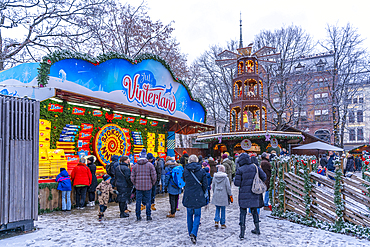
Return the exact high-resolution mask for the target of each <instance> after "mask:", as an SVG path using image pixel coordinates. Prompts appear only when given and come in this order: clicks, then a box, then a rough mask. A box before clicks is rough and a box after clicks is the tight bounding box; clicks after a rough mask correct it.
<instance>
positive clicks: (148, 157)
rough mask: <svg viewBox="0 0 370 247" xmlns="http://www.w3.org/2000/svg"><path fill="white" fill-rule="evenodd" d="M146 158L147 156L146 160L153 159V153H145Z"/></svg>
mask: <svg viewBox="0 0 370 247" xmlns="http://www.w3.org/2000/svg"><path fill="white" fill-rule="evenodd" d="M146 158H147V159H148V160H153V159H154V155H153V154H151V153H148V154H147V156H146Z"/></svg>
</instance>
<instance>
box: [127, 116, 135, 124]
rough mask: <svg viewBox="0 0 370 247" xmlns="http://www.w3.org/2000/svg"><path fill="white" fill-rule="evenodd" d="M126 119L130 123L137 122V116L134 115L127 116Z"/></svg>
mask: <svg viewBox="0 0 370 247" xmlns="http://www.w3.org/2000/svg"><path fill="white" fill-rule="evenodd" d="M126 121H127V122H128V123H133V122H135V118H134V117H127V118H126Z"/></svg>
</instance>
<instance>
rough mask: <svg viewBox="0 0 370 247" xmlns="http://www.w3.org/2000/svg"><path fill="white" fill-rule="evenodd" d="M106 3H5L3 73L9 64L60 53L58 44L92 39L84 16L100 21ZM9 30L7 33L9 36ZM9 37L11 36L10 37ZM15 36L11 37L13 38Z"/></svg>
mask: <svg viewBox="0 0 370 247" xmlns="http://www.w3.org/2000/svg"><path fill="white" fill-rule="evenodd" d="M102 2H103V0H63V1H59V0H57V1H55V0H42V1H41V0H22V1H20V0H3V1H2V2H1V3H0V70H3V69H4V68H5V67H6V66H7V63H12V62H17V61H22V60H23V61H24V59H25V57H27V58H28V59H30V60H33V61H37V60H38V58H39V53H45V51H46V52H50V51H52V50H54V49H60V44H58V43H57V42H56V41H57V40H59V39H60V38H69V39H71V40H75V41H76V42H78V40H79V38H80V37H82V36H84V37H85V38H87V37H88V30H86V29H85V27H84V25H81V24H82V23H81V22H80V20H81V17H82V16H89V17H90V18H94V17H95V18H98V16H97V15H96V11H97V10H98V9H99V6H100V4H101V3H102ZM5 30H6V31H7V32H5ZM6 34H8V35H6ZM9 34H11V35H9Z"/></svg>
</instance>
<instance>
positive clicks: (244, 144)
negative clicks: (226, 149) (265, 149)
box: [240, 139, 252, 150]
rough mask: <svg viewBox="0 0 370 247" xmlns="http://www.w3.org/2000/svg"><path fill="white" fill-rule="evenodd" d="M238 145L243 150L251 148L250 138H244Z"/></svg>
mask: <svg viewBox="0 0 370 247" xmlns="http://www.w3.org/2000/svg"><path fill="white" fill-rule="evenodd" d="M240 146H241V147H242V149H244V150H249V149H251V147H252V142H251V140H249V139H244V140H243V141H242V142H241V143H240Z"/></svg>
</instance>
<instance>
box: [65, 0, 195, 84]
mask: <svg viewBox="0 0 370 247" xmlns="http://www.w3.org/2000/svg"><path fill="white" fill-rule="evenodd" d="M147 9H148V8H147V5H146V3H145V2H144V1H143V2H142V3H141V4H140V5H139V6H132V5H130V4H128V3H126V4H121V3H119V2H118V1H113V0H112V1H109V2H107V3H105V4H104V6H103V9H102V10H101V12H100V13H99V15H100V18H89V17H88V16H85V17H84V19H83V20H81V22H82V23H85V26H86V27H87V28H88V29H89V34H91V38H90V39H88V40H87V41H86V42H84V43H81V44H80V45H76V44H75V41H72V42H70V44H69V48H70V49H72V50H75V51H79V52H87V53H89V54H91V55H93V54H99V53H108V52H117V53H121V54H126V55H127V56H130V57H136V56H137V55H139V54H143V53H151V54H155V55H158V56H160V57H162V58H163V59H164V60H165V61H166V62H167V63H168V64H169V65H170V67H171V68H172V70H173V71H174V73H175V74H176V76H178V77H179V78H182V79H185V78H186V77H187V75H188V68H187V65H186V61H187V60H186V55H185V54H182V53H181V51H180V44H179V43H178V42H177V41H176V39H175V38H174V37H173V36H172V32H173V31H174V29H173V27H172V26H171V25H172V22H171V23H169V24H166V25H165V24H163V23H162V22H161V21H159V20H158V21H153V20H152V19H151V18H150V17H149V15H148V13H147Z"/></svg>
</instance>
